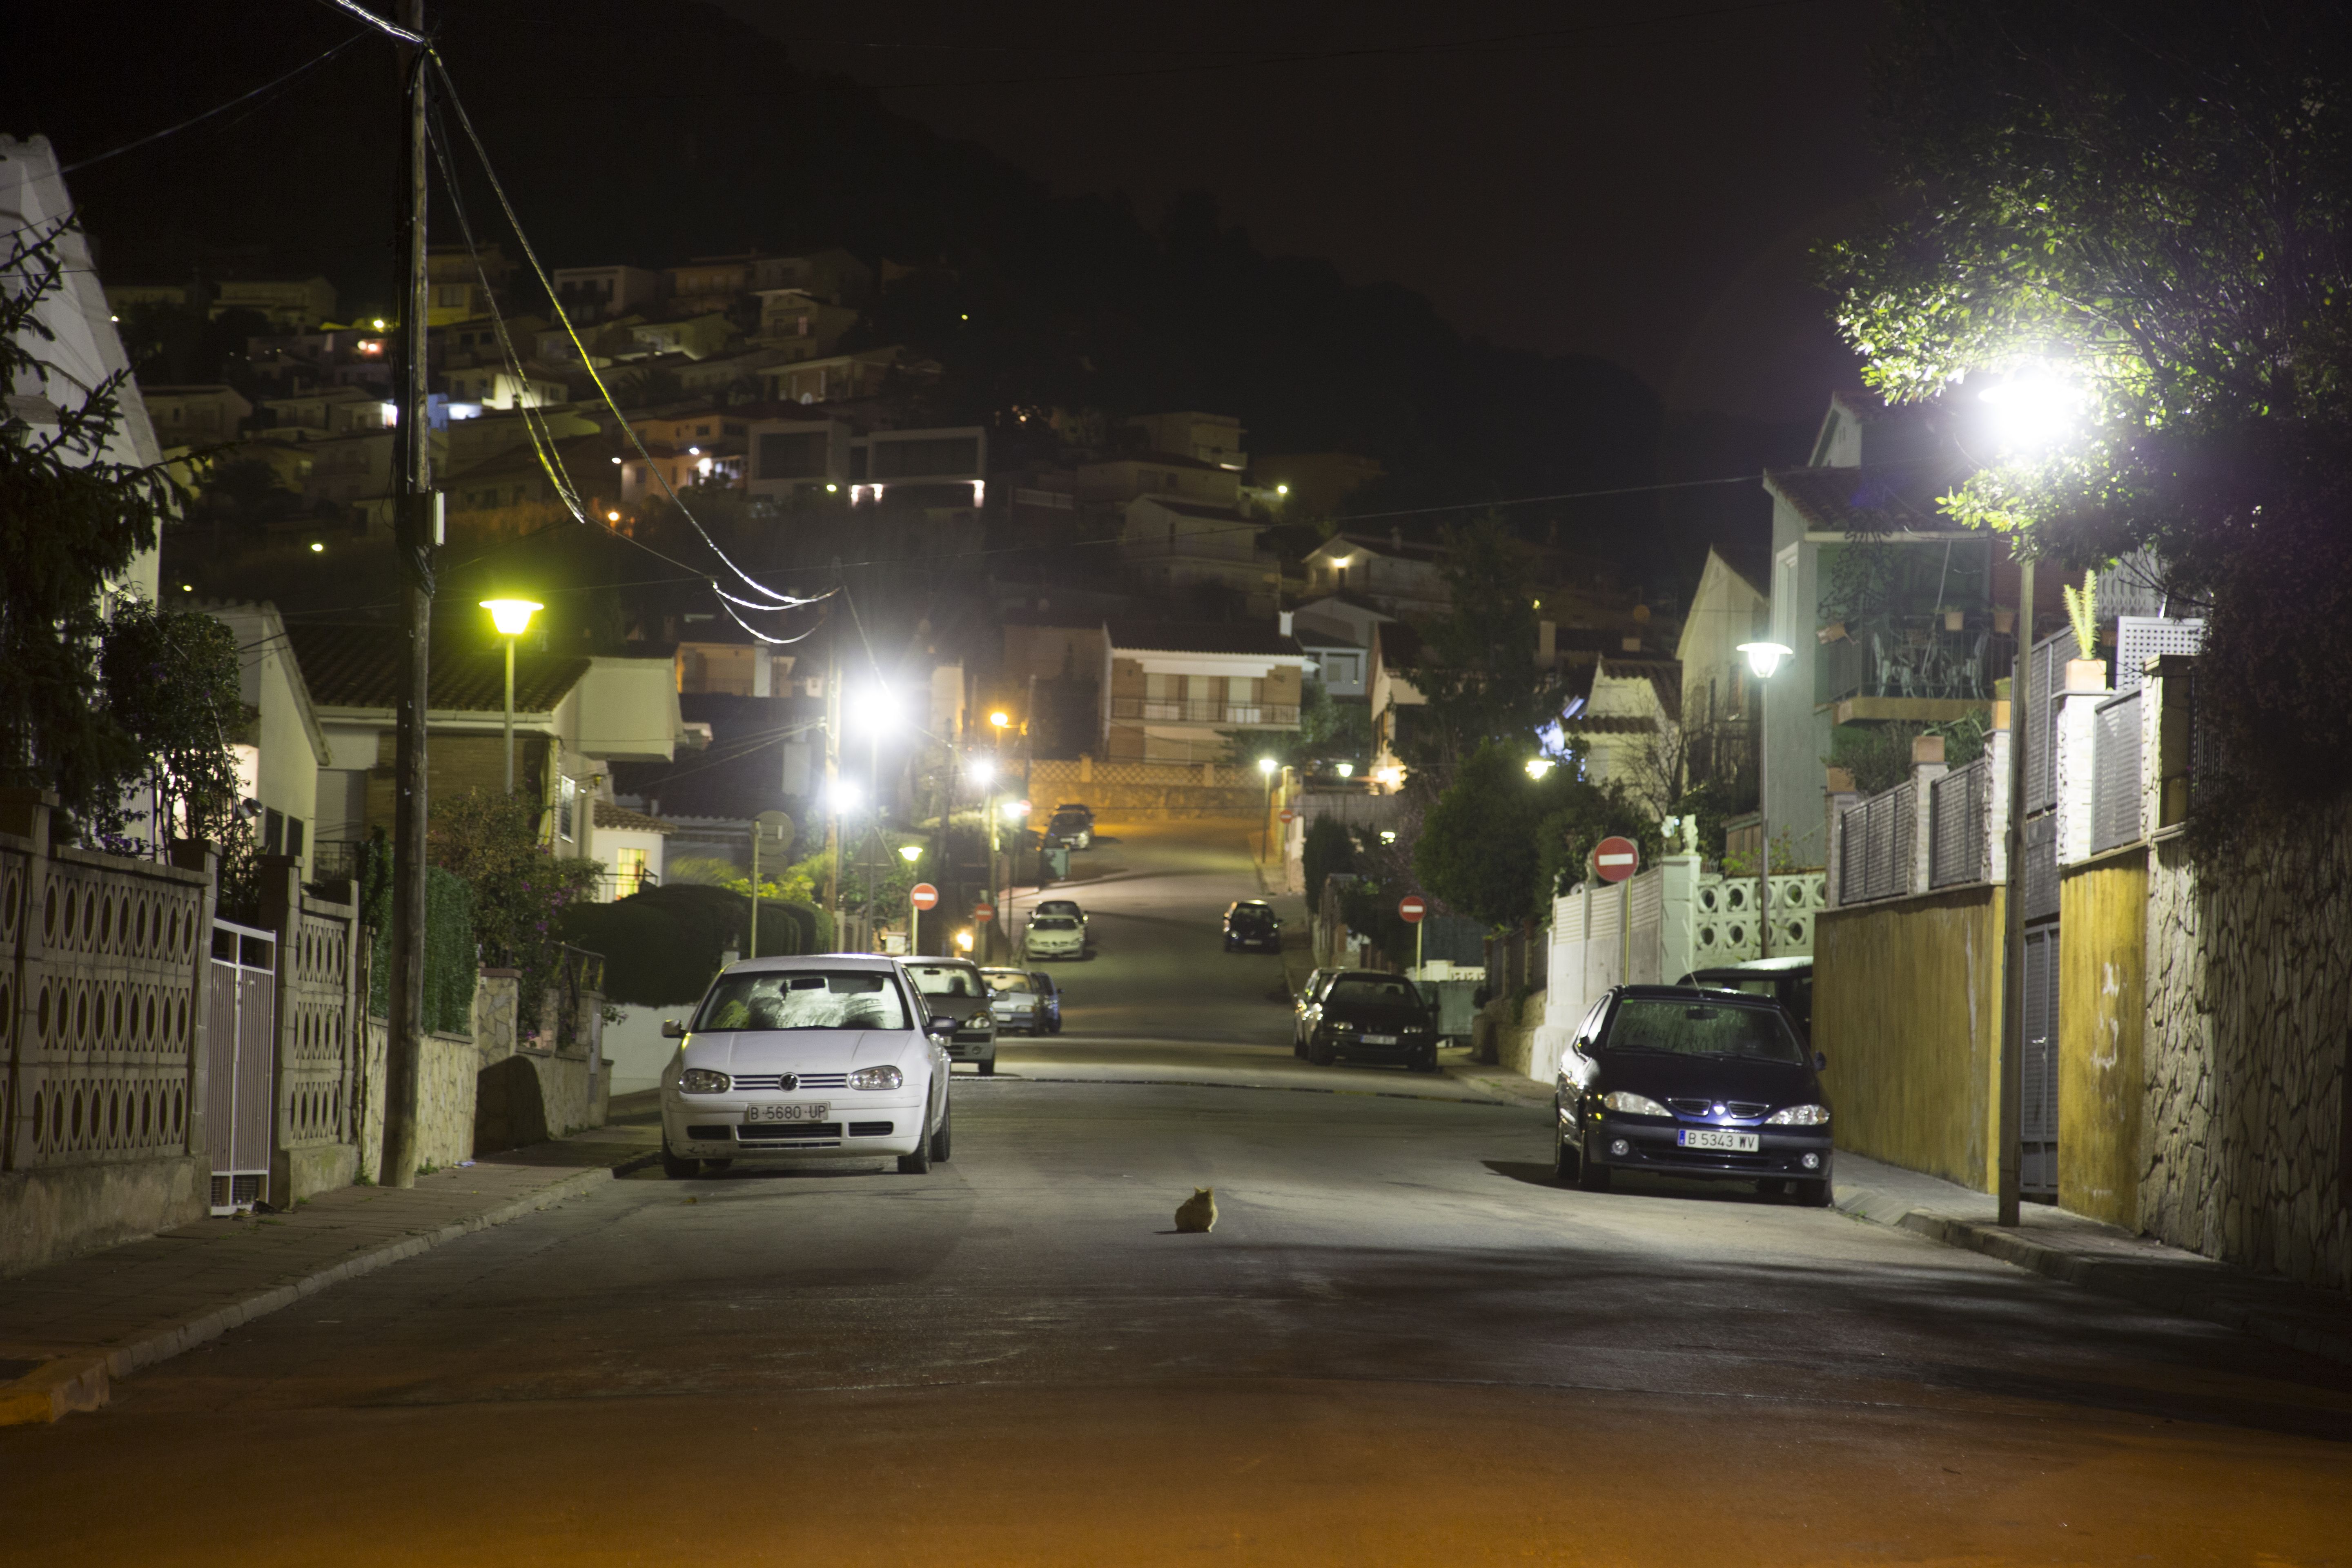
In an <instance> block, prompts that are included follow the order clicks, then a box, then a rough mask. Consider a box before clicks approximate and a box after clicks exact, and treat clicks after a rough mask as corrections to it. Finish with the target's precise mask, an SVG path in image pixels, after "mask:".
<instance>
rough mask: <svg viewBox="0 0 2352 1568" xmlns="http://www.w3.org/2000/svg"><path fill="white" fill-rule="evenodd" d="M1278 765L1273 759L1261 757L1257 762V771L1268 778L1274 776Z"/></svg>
mask: <svg viewBox="0 0 2352 1568" xmlns="http://www.w3.org/2000/svg"><path fill="white" fill-rule="evenodd" d="M1278 765H1279V764H1277V763H1276V762H1275V760H1274V759H1273V758H1272V757H1260V758H1259V759H1258V760H1257V771H1258V772H1260V773H1264V774H1265V776H1266V777H1268V778H1272V777H1273V776H1274V770H1275V768H1276V766H1278Z"/></svg>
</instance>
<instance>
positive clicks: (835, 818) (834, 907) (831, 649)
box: [824, 560, 845, 952]
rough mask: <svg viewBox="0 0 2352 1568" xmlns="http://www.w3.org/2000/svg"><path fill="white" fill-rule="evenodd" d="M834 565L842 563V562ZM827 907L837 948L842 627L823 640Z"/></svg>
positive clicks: (840, 944)
mask: <svg viewBox="0 0 2352 1568" xmlns="http://www.w3.org/2000/svg"><path fill="white" fill-rule="evenodd" d="M834 564H835V566H836V567H837V566H839V565H840V562H839V561H837V560H836V561H835V563H834ZM824 647H825V652H824V907H825V908H826V909H827V910H831V911H832V912H833V942H834V950H835V952H839V951H841V949H842V948H843V947H844V946H845V943H844V942H843V941H842V930H841V628H840V626H838V625H837V624H836V625H835V627H834V631H833V635H832V636H830V637H826V638H825V639H824Z"/></svg>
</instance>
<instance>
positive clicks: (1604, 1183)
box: [1576, 1144, 1609, 1193]
mask: <svg viewBox="0 0 2352 1568" xmlns="http://www.w3.org/2000/svg"><path fill="white" fill-rule="evenodd" d="M1576 1185H1577V1190H1578V1191H1580V1192H1587V1193H1605V1192H1607V1191H1608V1190H1609V1167H1608V1166H1606V1165H1604V1164H1602V1163H1601V1162H1600V1161H1598V1160H1588V1159H1586V1158H1585V1156H1584V1147H1583V1145H1582V1144H1579V1145H1578V1146H1577V1151H1576Z"/></svg>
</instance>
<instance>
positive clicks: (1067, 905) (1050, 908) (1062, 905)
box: [1037, 899, 1078, 915]
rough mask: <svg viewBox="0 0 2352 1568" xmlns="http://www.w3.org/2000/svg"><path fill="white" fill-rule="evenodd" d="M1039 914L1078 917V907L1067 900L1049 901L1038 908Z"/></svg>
mask: <svg viewBox="0 0 2352 1568" xmlns="http://www.w3.org/2000/svg"><path fill="white" fill-rule="evenodd" d="M1037 912H1038V913H1039V914H1041V915H1076V913H1077V912H1078V906H1077V905H1076V904H1074V903H1072V902H1071V901H1070V900H1067V899H1047V900H1045V902H1044V903H1042V904H1039V905H1038V906H1037Z"/></svg>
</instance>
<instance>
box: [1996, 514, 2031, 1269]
mask: <svg viewBox="0 0 2352 1568" xmlns="http://www.w3.org/2000/svg"><path fill="white" fill-rule="evenodd" d="M2017 575H2018V590H2017V598H2018V605H2017V665H2016V668H2014V669H2013V670H2012V671H2011V675H2010V680H2009V832H2008V834H2007V835H2006V837H2007V839H2008V843H2009V874H2008V876H2007V877H2006V878H2004V879H2003V880H2002V886H2001V890H2000V915H2001V919H2000V923H2001V942H2000V955H2001V957H2000V1194H1999V1197H2000V1213H1999V1215H1998V1216H1997V1217H1998V1219H1999V1222H2000V1224H2002V1225H2005V1226H2015V1225H2016V1224H2017V1223H2018V1220H2019V1218H2020V1217H2021V1216H2020V1215H2019V1213H2018V1205H2019V1200H2020V1198H2021V1194H2022V1190H2023V1176H2024V1172H2023V1170H2022V1166H2023V1163H2024V1155H2023V1147H2022V1136H2021V1134H2022V1129H2021V1128H2020V1127H2019V1125H2018V1120H2019V1118H2020V1117H2021V1116H2022V1115H2023V1114H2024V1111H2025V896H2024V895H2025V782H2026V780H2025V737H2026V733H2027V731H2028V730H2029V728H2031V726H2032V718H2031V715H2032V711H2033V698H2034V692H2033V558H2032V556H2030V555H2029V556H2027V557H2026V558H2025V560H2023V561H2022V562H2021V563H2019V564H2018V573H2017Z"/></svg>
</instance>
